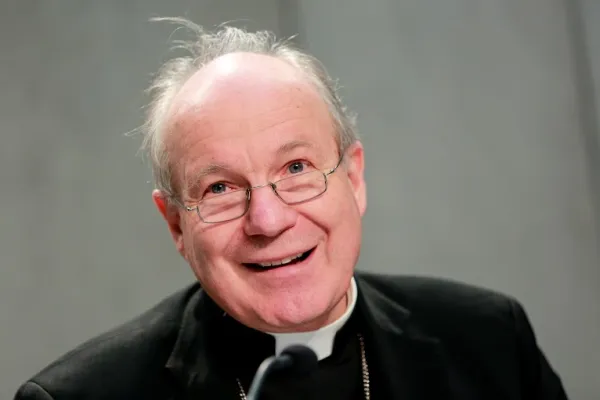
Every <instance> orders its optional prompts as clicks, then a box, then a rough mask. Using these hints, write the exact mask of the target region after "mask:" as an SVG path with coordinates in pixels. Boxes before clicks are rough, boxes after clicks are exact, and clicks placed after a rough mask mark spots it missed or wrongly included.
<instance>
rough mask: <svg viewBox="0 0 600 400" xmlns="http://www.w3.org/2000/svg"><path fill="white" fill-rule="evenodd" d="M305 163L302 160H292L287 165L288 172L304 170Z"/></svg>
mask: <svg viewBox="0 0 600 400" xmlns="http://www.w3.org/2000/svg"><path fill="white" fill-rule="evenodd" d="M306 167H307V165H306V163H305V162H302V161H294V162H293V163H291V164H290V165H289V166H288V172H289V173H291V174H299V173H301V172H304V171H305V170H306Z"/></svg>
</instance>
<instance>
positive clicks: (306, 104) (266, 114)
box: [16, 20, 566, 400]
mask: <svg viewBox="0 0 600 400" xmlns="http://www.w3.org/2000/svg"><path fill="white" fill-rule="evenodd" d="M175 22H178V23H182V24H184V25H186V26H187V27H188V28H189V29H191V30H192V31H193V32H195V34H196V35H195V38H194V40H193V41H191V42H189V43H188V46H187V48H188V50H189V51H190V52H191V54H190V55H189V56H185V57H180V58H176V59H174V60H171V61H170V62H168V63H167V64H166V65H165V66H164V68H163V69H162V70H161V71H160V73H159V74H158V76H157V77H156V80H155V82H154V84H153V85H152V87H151V89H152V90H151V92H152V95H153V101H152V104H151V107H150V111H149V115H148V120H147V124H146V125H145V129H144V134H145V140H144V146H145V148H146V149H147V151H148V154H149V156H150V159H151V161H152V165H153V170H154V176H155V183H156V186H157V189H156V190H155V191H154V192H153V194H152V198H153V200H154V203H155V204H156V207H157V209H158V211H159V212H160V214H161V215H162V216H163V217H164V220H165V221H166V224H167V226H168V228H169V231H170V233H171V236H172V237H173V241H174V243H175V246H176V248H177V250H178V251H179V253H180V254H181V256H182V257H183V258H184V259H185V260H186V261H187V262H188V263H189V265H190V266H191V268H192V270H193V272H194V274H195V275H196V277H197V280H198V283H196V284H194V285H192V286H190V287H188V288H186V289H185V290H183V291H181V292H179V293H176V294H174V295H173V296H171V297H169V298H167V299H165V300H164V301H162V302H161V303H160V304H158V305H157V306H155V307H154V308H152V309H151V310H149V311H148V312H146V313H145V314H143V315H141V316H139V317H137V318H136V319H134V320H132V321H131V322H129V323H126V324H124V325H123V326H120V327H118V328H116V329H114V330H111V331H110V332H108V333H105V334H103V335H101V336H99V337H97V338H95V339H92V340H90V341H88V342H87V343H85V344H83V345H81V346H80V347H78V348H77V349H75V350H73V351H72V352H70V353H68V354H66V355H65V356H63V357H61V358H60V359H59V360H57V361H56V362H54V363H53V364H52V365H50V366H48V367H47V368H46V369H44V370H43V371H41V372H40V373H39V374H37V375H36V376H35V377H33V378H32V379H30V380H29V381H27V382H26V383H24V384H23V385H22V386H21V388H20V389H19V391H18V393H17V395H16V399H21V400H26V399H40V400H41V399H56V400H67V399H98V400H99V399H107V400H108V399H110V400H117V399H127V400H131V399H156V400H158V399H164V400H166V399H224V400H227V399H231V400H235V399H245V398H246V396H247V393H248V389H249V385H250V383H251V381H252V378H253V376H254V374H255V372H256V370H257V368H258V366H259V365H260V363H261V361H263V360H264V359H265V358H267V357H269V356H271V355H273V354H278V353H280V352H281V350H282V349H284V348H285V347H286V346H288V345H291V344H303V345H305V346H308V347H310V348H311V349H313V350H314V352H315V353H316V355H317V357H318V360H319V362H318V366H317V368H316V370H314V371H313V372H312V373H309V374H305V375H297V374H292V373H287V374H286V373H284V372H282V373H279V374H278V375H273V376H271V378H270V379H267V380H266V381H265V383H264V387H263V392H262V397H261V398H262V399H328V400H334V399H346V400H347V399H381V400H383V399H386V400H387V399H402V400H425V399H431V400H434V399H435V400H440V399H486V400H492V399H515V400H516V399H527V400H532V399H548V400H559V399H566V395H565V393H564V390H563V388H562V385H561V382H560V379H559V378H558V376H557V375H556V374H555V372H554V371H553V369H552V368H551V367H550V365H549V364H548V362H547V361H546V359H545V357H544V356H543V354H542V352H541V351H540V349H539V348H538V346H537V345H536V340H535V337H534V334H533V332H532V329H531V326H530V324H529V322H528V320H527V317H526V315H525V313H524V311H523V309H522V308H521V306H520V305H519V304H518V303H517V302H516V301H515V300H513V299H510V298H508V297H505V296H503V295H501V294H498V293H492V292H490V291H487V290H484V289H479V288H474V287H470V286H467V285H464V284H459V283H452V282H448V281H443V280H439V279H432V278H416V277H412V278H410V277H393V276H380V275H376V274H366V273H359V272H355V266H356V263H357V260H358V256H359V250H360V244H361V219H362V216H363V214H364V213H365V210H366V207H367V195H366V185H365V181H364V176H363V173H364V167H365V160H364V151H363V146H362V144H361V143H360V141H358V139H357V135H356V130H355V126H354V121H353V118H352V116H351V115H350V114H349V113H348V112H347V110H346V109H345V107H344V106H343V105H342V103H341V101H340V99H339V97H338V94H337V92H336V86H335V84H334V82H333V81H332V80H331V79H330V78H329V76H328V75H327V74H326V72H325V71H324V69H323V68H322V67H321V65H320V64H319V63H318V62H317V60H315V59H314V58H312V57H311V56H309V55H307V54H305V53H303V52H301V51H298V50H296V49H294V48H293V47H291V45H289V43H287V42H285V41H283V42H281V41H276V40H275V39H274V37H273V36H272V35H271V34H268V33H264V32H259V33H249V32H246V31H243V30H239V29H235V28H231V27H225V28H222V29H220V30H219V31H217V32H215V33H210V32H205V31H203V30H202V29H201V28H200V27H199V26H196V25H194V24H192V23H191V22H189V21H185V20H175Z"/></svg>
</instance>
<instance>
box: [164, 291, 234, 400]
mask: <svg viewBox="0 0 600 400" xmlns="http://www.w3.org/2000/svg"><path fill="white" fill-rule="evenodd" d="M221 314H222V312H221ZM219 317H221V318H222V315H219V311H218V309H216V307H215V306H214V303H213V302H212V301H211V300H210V299H209V298H208V295H207V294H206V292H205V291H204V290H202V289H200V288H199V287H198V290H197V291H196V293H194V295H193V296H192V297H191V298H190V300H189V302H188V304H187V306H186V308H185V310H184V313H183V317H182V320H181V325H180V328H179V333H178V336H177V339H176V341H175V346H174V347H173V351H172V353H171V355H170V357H169V359H168V360H167V363H166V365H165V367H166V368H167V370H168V371H170V373H171V374H172V376H173V378H174V379H175V381H176V385H175V388H174V395H173V396H172V397H171V398H172V399H177V400H179V399H188V398H198V396H197V394H198V393H202V394H204V395H208V396H209V397H210V396H212V395H214V396H221V397H220V398H225V399H227V398H231V399H234V398H237V389H236V386H235V381H233V380H232V381H231V382H224V381H223V380H222V379H221V378H219V377H218V376H217V374H215V373H214V372H215V371H213V369H214V368H212V367H210V366H214V364H215V361H214V360H218V359H219V356H218V355H215V354H212V353H211V351H213V350H215V349H214V348H213V347H211V345H210V343H211V342H212V340H211V337H210V333H209V332H208V331H207V329H206V327H207V326H210V325H211V324H215V323H218V321H217V319H218V318H219ZM211 359H212V360H213V361H212V362H211V361H210V360H211Z"/></svg>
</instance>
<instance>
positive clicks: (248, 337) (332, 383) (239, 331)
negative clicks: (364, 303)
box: [209, 313, 364, 400]
mask: <svg viewBox="0 0 600 400" xmlns="http://www.w3.org/2000/svg"><path fill="white" fill-rule="evenodd" d="M354 314H355V313H353V315H352V316H351V317H350V318H349V319H348V321H347V322H346V324H345V325H344V326H343V327H342V328H341V329H340V330H339V331H338V332H337V334H336V336H335V340H334V345H333V351H332V354H331V355H330V356H329V357H327V358H325V359H323V360H321V361H319V364H318V369H317V370H316V371H313V372H312V373H310V374H309V375H307V376H298V375H292V374H289V373H285V372H282V373H278V374H274V375H270V376H269V377H268V378H267V379H266V381H265V383H264V385H263V389H262V392H261V393H262V394H261V397H260V398H261V400H262V399H264V400H280V399H289V400H306V399H315V400H319V399H323V400H337V399H340V400H359V399H360V400H362V399H364V389H363V376H362V368H361V354H360V343H359V340H358V336H357V334H358V324H357V316H356V315H354ZM221 319H222V320H221V321H220V323H217V324H215V325H214V326H213V328H214V336H212V335H211V336H212V338H211V339H209V340H211V341H214V343H213V346H214V347H211V348H213V349H214V350H215V351H218V349H220V351H219V352H221V356H220V357H219V356H217V357H216V359H218V361H217V363H216V364H218V367H217V368H218V371H219V372H218V374H219V376H220V380H221V381H222V382H227V381H229V382H230V384H231V386H232V387H235V388H237V382H236V378H239V379H240V381H241V383H242V386H243V388H244V391H245V392H246V394H247V393H248V390H249V387H250V383H251V381H252V379H253V377H254V374H255V373H256V370H257V369H258V366H259V365H260V363H261V362H262V361H263V360H264V359H265V358H267V357H269V356H271V355H273V354H274V352H275V339H274V337H273V336H271V335H268V334H265V333H262V332H258V331H255V330H252V329H249V328H247V327H245V326H243V325H241V324H239V323H238V322H236V321H235V320H233V319H232V318H230V317H227V316H225V317H222V318H221ZM227 398H230V397H229V396H228V397H227ZM223 399H225V397H223ZM231 399H232V400H233V399H240V396H239V393H237V396H233V397H231Z"/></svg>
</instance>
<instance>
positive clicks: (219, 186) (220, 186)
mask: <svg viewBox="0 0 600 400" xmlns="http://www.w3.org/2000/svg"><path fill="white" fill-rule="evenodd" d="M209 189H210V192H211V193H214V194H221V193H223V192H224V191H225V189H226V186H225V184H224V183H222V182H218V183H213V184H212V185H210V187H209Z"/></svg>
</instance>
